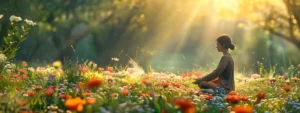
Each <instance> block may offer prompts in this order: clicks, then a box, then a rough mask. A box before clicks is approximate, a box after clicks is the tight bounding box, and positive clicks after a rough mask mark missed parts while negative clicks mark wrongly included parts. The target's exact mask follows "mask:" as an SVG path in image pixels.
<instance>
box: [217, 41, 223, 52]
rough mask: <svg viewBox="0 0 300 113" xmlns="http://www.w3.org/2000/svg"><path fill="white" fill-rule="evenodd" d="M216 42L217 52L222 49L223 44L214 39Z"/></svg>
mask: <svg viewBox="0 0 300 113" xmlns="http://www.w3.org/2000/svg"><path fill="white" fill-rule="evenodd" d="M216 42H217V47H216V48H217V50H218V52H222V51H223V49H224V48H223V46H222V45H221V44H220V43H219V42H218V41H216Z"/></svg>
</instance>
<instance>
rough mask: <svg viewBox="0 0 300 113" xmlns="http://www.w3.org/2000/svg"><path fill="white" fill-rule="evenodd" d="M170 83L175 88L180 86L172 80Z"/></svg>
mask: <svg viewBox="0 0 300 113" xmlns="http://www.w3.org/2000/svg"><path fill="white" fill-rule="evenodd" d="M172 85H173V86H174V87H177V88H179V87H180V84H179V83H175V82H172Z"/></svg>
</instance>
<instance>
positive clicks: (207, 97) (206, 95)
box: [201, 94, 214, 100]
mask: <svg viewBox="0 0 300 113" xmlns="http://www.w3.org/2000/svg"><path fill="white" fill-rule="evenodd" d="M201 96H202V97H204V99H205V100H211V99H213V98H214V97H213V96H212V95H209V94H201Z"/></svg>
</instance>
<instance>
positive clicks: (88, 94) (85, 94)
mask: <svg viewBox="0 0 300 113" xmlns="http://www.w3.org/2000/svg"><path fill="white" fill-rule="evenodd" d="M82 96H85V97H90V96H92V93H87V92H85V93H83V94H82Z"/></svg>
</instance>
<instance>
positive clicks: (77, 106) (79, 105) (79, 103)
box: [65, 97, 86, 112]
mask: <svg viewBox="0 0 300 113" xmlns="http://www.w3.org/2000/svg"><path fill="white" fill-rule="evenodd" d="M84 104H86V101H85V100H82V99H81V98H79V97H76V98H70V99H68V100H67V101H66V102H65V106H66V107H67V108H69V109H70V110H74V111H77V112H81V111H82V110H83V105H84Z"/></svg>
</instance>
